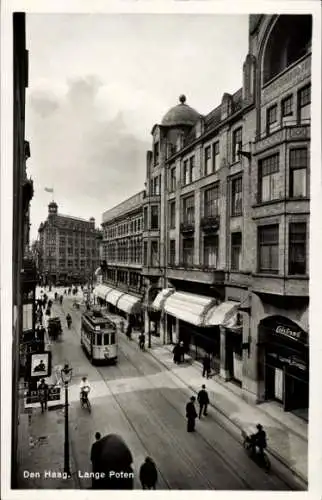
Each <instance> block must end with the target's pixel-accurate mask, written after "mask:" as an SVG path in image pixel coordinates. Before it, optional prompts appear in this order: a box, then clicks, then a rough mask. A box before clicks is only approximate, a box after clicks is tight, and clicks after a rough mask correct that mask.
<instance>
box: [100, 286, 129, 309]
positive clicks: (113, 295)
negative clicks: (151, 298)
mask: <svg viewBox="0 0 322 500" xmlns="http://www.w3.org/2000/svg"><path fill="white" fill-rule="evenodd" d="M122 295H126V294H125V293H124V292H121V291H120V290H116V289H115V288H111V290H110V293H109V294H108V295H107V297H106V299H105V300H106V302H108V303H109V304H112V305H113V306H117V307H118V305H117V301H118V300H119V298H120V297H122Z"/></svg>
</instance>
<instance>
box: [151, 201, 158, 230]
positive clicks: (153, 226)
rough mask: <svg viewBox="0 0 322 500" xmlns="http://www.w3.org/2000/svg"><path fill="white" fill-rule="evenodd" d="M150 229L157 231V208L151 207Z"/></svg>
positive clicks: (156, 206) (155, 206)
mask: <svg viewBox="0 0 322 500" xmlns="http://www.w3.org/2000/svg"><path fill="white" fill-rule="evenodd" d="M151 229H159V207H158V205H152V206H151Z"/></svg>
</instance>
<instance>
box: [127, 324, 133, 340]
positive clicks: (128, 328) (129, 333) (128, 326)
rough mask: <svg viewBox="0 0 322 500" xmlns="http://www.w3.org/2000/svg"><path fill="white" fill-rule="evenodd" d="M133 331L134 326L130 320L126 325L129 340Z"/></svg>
mask: <svg viewBox="0 0 322 500" xmlns="http://www.w3.org/2000/svg"><path fill="white" fill-rule="evenodd" d="M131 333H132V327H131V325H130V322H128V324H127V327H126V336H127V338H128V339H129V340H131Z"/></svg>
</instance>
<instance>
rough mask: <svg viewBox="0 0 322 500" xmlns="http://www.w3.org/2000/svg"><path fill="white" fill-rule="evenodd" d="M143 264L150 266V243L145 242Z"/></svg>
mask: <svg viewBox="0 0 322 500" xmlns="http://www.w3.org/2000/svg"><path fill="white" fill-rule="evenodd" d="M143 262H144V265H145V266H147V265H148V242H147V241H144V242H143Z"/></svg>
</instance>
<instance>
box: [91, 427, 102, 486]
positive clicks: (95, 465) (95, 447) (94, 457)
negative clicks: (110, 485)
mask: <svg viewBox="0 0 322 500" xmlns="http://www.w3.org/2000/svg"><path fill="white" fill-rule="evenodd" d="M101 437H102V436H101V433H100V432H96V433H95V442H94V443H93V444H92V448H91V462H92V471H93V472H100V470H99V446H100V443H99V442H100V440H101ZM98 485H99V481H98V480H97V479H96V478H95V477H93V478H92V489H93V490H95V489H98Z"/></svg>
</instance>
